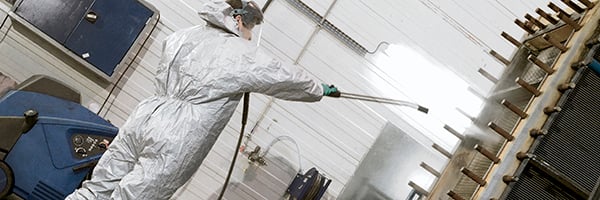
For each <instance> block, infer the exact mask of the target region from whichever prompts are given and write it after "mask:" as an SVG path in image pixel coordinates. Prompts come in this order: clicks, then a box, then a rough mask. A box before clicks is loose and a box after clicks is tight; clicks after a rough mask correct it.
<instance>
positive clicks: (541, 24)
mask: <svg viewBox="0 0 600 200" xmlns="http://www.w3.org/2000/svg"><path fill="white" fill-rule="evenodd" d="M525 19H527V20H529V21H530V22H531V23H533V24H534V25H535V26H537V27H538V28H540V29H545V28H546V24H544V23H542V22H540V20H538V19H536V18H535V17H533V16H531V15H530V14H529V13H528V14H525Z"/></svg>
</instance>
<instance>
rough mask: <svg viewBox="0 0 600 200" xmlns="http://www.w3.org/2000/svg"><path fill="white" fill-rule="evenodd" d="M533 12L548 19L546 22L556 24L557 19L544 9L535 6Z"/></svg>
mask: <svg viewBox="0 0 600 200" xmlns="http://www.w3.org/2000/svg"><path fill="white" fill-rule="evenodd" d="M535 12H536V13H537V14H538V15H540V16H542V17H543V18H544V19H546V20H548V22H550V23H552V24H556V23H558V20H557V19H555V18H554V17H552V16H550V14H548V13H546V12H545V11H544V10H542V9H540V8H537V9H535Z"/></svg>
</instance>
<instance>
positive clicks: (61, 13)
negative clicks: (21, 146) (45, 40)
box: [15, 0, 94, 44]
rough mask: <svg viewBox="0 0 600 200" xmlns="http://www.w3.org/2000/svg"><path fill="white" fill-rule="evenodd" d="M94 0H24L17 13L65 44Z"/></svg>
mask: <svg viewBox="0 0 600 200" xmlns="http://www.w3.org/2000/svg"><path fill="white" fill-rule="evenodd" d="M93 2H94V0H23V1H21V2H20V4H19V5H18V7H17V8H16V10H15V13H16V14H17V15H19V16H21V17H22V18H23V19H25V20H26V21H27V22H29V23H31V24H32V25H34V26H35V27H37V28H38V29H40V30H41V31H42V32H44V33H45V34H47V35H48V36H50V37H52V39H54V40H56V41H57V42H59V43H61V44H64V42H65V41H66V40H67V38H68V36H69V34H71V32H72V31H73V28H75V26H77V24H78V23H79V21H81V19H82V17H83V15H84V13H85V12H86V11H87V10H88V9H89V7H90V6H91V5H92V3H93Z"/></svg>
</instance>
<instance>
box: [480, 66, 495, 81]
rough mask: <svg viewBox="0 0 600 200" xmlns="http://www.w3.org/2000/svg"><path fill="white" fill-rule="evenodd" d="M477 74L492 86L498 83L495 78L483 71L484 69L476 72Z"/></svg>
mask: <svg viewBox="0 0 600 200" xmlns="http://www.w3.org/2000/svg"><path fill="white" fill-rule="evenodd" d="M477 72H479V74H481V75H482V76H483V77H485V78H486V79H487V80H490V81H491V82H492V83H494V84H496V83H498V79H497V78H496V77H494V76H493V75H492V74H490V73H489V72H487V71H485V69H483V68H479V69H478V70H477Z"/></svg>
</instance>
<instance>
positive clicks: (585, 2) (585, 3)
mask: <svg viewBox="0 0 600 200" xmlns="http://www.w3.org/2000/svg"><path fill="white" fill-rule="evenodd" d="M579 2H581V3H582V4H583V5H585V7H587V8H588V9H590V8H592V7H594V3H592V2H590V1H588V0H579Z"/></svg>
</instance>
